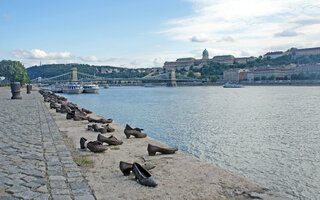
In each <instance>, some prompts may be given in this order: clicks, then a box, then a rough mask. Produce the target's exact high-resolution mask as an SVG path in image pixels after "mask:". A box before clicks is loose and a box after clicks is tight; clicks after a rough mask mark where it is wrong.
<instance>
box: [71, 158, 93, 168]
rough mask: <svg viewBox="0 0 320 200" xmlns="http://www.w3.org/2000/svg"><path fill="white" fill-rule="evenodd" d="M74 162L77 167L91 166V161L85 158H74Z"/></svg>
mask: <svg viewBox="0 0 320 200" xmlns="http://www.w3.org/2000/svg"><path fill="white" fill-rule="evenodd" d="M73 160H74V162H76V163H77V164H78V165H79V166H88V165H91V164H93V162H92V160H90V159H89V158H87V157H82V156H75V157H74V158H73Z"/></svg>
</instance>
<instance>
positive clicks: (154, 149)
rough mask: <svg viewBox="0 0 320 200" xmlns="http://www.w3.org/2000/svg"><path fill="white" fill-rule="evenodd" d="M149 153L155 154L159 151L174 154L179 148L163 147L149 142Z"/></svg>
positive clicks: (150, 154)
mask: <svg viewBox="0 0 320 200" xmlns="http://www.w3.org/2000/svg"><path fill="white" fill-rule="evenodd" d="M147 150H148V154H149V156H154V155H156V153H157V152H159V153H162V154H174V153H175V152H176V151H178V149H177V148H172V147H169V148H163V147H158V146H155V145H152V144H148V148H147Z"/></svg>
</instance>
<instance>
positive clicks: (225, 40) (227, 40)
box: [217, 36, 235, 42]
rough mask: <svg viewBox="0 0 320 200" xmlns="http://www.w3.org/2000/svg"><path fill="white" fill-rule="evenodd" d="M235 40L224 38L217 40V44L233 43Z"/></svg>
mask: <svg viewBox="0 0 320 200" xmlns="http://www.w3.org/2000/svg"><path fill="white" fill-rule="evenodd" d="M234 41H235V40H234V39H233V38H232V37H230V36H225V37H222V38H221V39H220V40H218V41H217V42H234Z"/></svg>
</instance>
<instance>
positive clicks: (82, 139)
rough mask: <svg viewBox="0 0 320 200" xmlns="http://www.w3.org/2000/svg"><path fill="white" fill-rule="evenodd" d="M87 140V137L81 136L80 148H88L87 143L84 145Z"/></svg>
mask: <svg viewBox="0 0 320 200" xmlns="http://www.w3.org/2000/svg"><path fill="white" fill-rule="evenodd" d="M86 141H87V139H86V138H84V137H82V138H80V149H85V148H86V147H85V145H84V143H85V142H86Z"/></svg>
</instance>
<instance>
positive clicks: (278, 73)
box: [247, 69, 288, 82]
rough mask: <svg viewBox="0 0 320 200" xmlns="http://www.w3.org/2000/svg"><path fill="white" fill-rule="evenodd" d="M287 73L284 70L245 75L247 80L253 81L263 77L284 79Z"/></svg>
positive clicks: (254, 72)
mask: <svg viewBox="0 0 320 200" xmlns="http://www.w3.org/2000/svg"><path fill="white" fill-rule="evenodd" d="M287 75H288V74H287V72H286V71H285V70H278V69H277V70H266V71H253V72H248V73H247V80H248V81H250V82H251V81H254V79H255V78H259V79H260V80H261V79H263V77H265V78H266V79H268V78H270V77H272V76H274V77H275V78H284V77H285V76H287Z"/></svg>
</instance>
